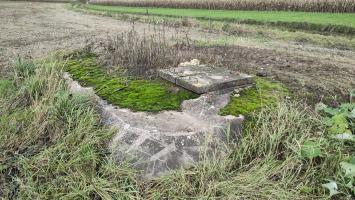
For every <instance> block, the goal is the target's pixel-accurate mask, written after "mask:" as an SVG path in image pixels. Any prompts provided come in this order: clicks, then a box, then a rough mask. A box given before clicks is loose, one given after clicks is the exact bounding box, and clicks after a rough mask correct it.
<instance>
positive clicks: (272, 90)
mask: <svg viewBox="0 0 355 200" xmlns="http://www.w3.org/2000/svg"><path fill="white" fill-rule="evenodd" d="M255 82H256V84H255V86H254V87H252V88H249V89H246V90H242V91H241V92H240V96H239V97H235V96H234V95H233V96H232V97H231V101H230V102H229V104H228V105H227V106H225V107H224V108H222V109H221V111H220V114H221V115H239V114H242V115H247V114H248V113H250V112H253V111H255V110H257V109H260V108H261V107H263V106H270V105H275V103H276V102H277V100H278V98H280V97H281V96H284V95H286V94H287V93H288V92H287V89H286V88H285V87H284V86H283V85H282V84H281V83H277V82H273V81H269V80H266V79H263V78H256V80H255Z"/></svg>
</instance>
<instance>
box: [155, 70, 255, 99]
mask: <svg viewBox="0 0 355 200" xmlns="http://www.w3.org/2000/svg"><path fill="white" fill-rule="evenodd" d="M159 76H160V77H162V78H163V79H166V80H168V81H170V82H172V83H175V84H176V85H179V86H181V87H184V88H186V89H188V90H191V91H193V92H195V93H197V94H204V93H207V92H212V91H217V90H229V89H235V88H241V87H245V86H248V85H252V84H253V83H254V82H253V78H252V76H249V75H247V74H242V73H237V72H234V71H230V70H228V69H223V68H213V67H207V66H205V65H190V66H180V67H177V68H170V69H161V70H159Z"/></svg>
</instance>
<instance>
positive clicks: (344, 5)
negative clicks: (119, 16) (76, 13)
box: [90, 0, 355, 12]
mask: <svg viewBox="0 0 355 200" xmlns="http://www.w3.org/2000/svg"><path fill="white" fill-rule="evenodd" d="M90 3H93V4H103V5H119V6H138V7H168V8H200V9H201V8H204V9H221V10H278V11H281V10H282V11H308V12H355V1H353V0H336V1H334V0H219V1H214V0H169V1H166V0H91V1H90Z"/></svg>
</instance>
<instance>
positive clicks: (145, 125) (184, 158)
mask: <svg viewBox="0 0 355 200" xmlns="http://www.w3.org/2000/svg"><path fill="white" fill-rule="evenodd" d="M66 79H67V80H68V83H69V86H70V89H71V91H72V92H75V93H89V94H91V95H93V96H94V97H95V98H96V99H97V101H98V103H99V105H100V107H101V115H102V119H103V122H104V123H105V124H106V125H109V126H111V127H115V128H116V129H117V133H116V135H115V136H114V138H113V139H112V141H111V143H110V144H109V148H110V150H111V152H112V155H113V157H114V159H115V160H116V161H117V162H121V161H123V160H128V161H130V162H131V163H132V165H133V166H134V168H136V169H138V170H142V175H143V176H145V177H156V176H160V175H163V174H166V173H168V172H170V171H171V170H175V169H179V168H181V167H189V166H191V165H194V164H195V163H197V162H199V161H200V160H201V155H203V154H204V153H205V152H207V153H216V152H217V153H218V156H223V151H220V149H218V148H219V147H221V146H222V145H223V144H224V143H225V142H227V141H228V140H229V141H230V140H233V139H235V137H236V136H237V134H238V133H239V131H240V128H241V123H242V121H243V117H235V116H220V115H218V112H219V109H220V108H222V107H224V106H225V105H226V104H227V103H228V101H229V96H230V93H224V94H219V93H217V92H214V93H208V94H204V95H201V96H200V97H199V98H197V99H192V100H188V101H185V102H183V104H182V106H181V112H178V111H163V112H160V113H158V114H152V113H145V112H132V111H130V110H128V109H120V108H117V107H115V106H113V105H110V104H107V102H105V101H104V100H102V99H101V98H99V97H98V96H96V95H95V94H94V91H93V89H92V88H83V87H81V86H80V85H79V84H78V82H76V81H73V80H72V79H71V78H70V77H69V76H68V74H66ZM229 129H231V131H229Z"/></svg>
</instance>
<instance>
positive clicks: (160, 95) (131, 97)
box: [65, 54, 197, 112]
mask: <svg viewBox="0 0 355 200" xmlns="http://www.w3.org/2000/svg"><path fill="white" fill-rule="evenodd" d="M65 69H66V70H67V71H68V72H69V73H70V74H71V75H72V77H73V78H74V79H75V80H78V81H79V82H80V83H81V84H82V85H83V86H91V87H94V89H95V92H96V94H97V95H99V96H100V97H102V98H103V99H105V100H107V101H108V102H109V103H111V104H113V105H117V106H119V107H121V108H129V109H131V110H133V111H149V112H158V111H162V110H179V109H180V105H181V103H182V101H184V100H187V99H191V98H196V97H197V95H196V94H194V93H192V92H189V91H187V90H184V89H181V88H176V87H175V86H173V85H172V84H169V83H167V82H163V81H160V80H157V79H156V80H145V79H142V78H140V79H137V78H135V77H132V78H124V76H123V75H122V74H121V75H119V74H118V75H109V74H108V73H106V72H105V71H104V70H103V69H102V67H100V66H99V64H98V63H97V59H96V56H94V55H91V54H89V55H86V56H84V57H82V56H79V57H78V56H74V57H72V58H71V59H70V60H69V61H68V63H67V64H66V68H65Z"/></svg>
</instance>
